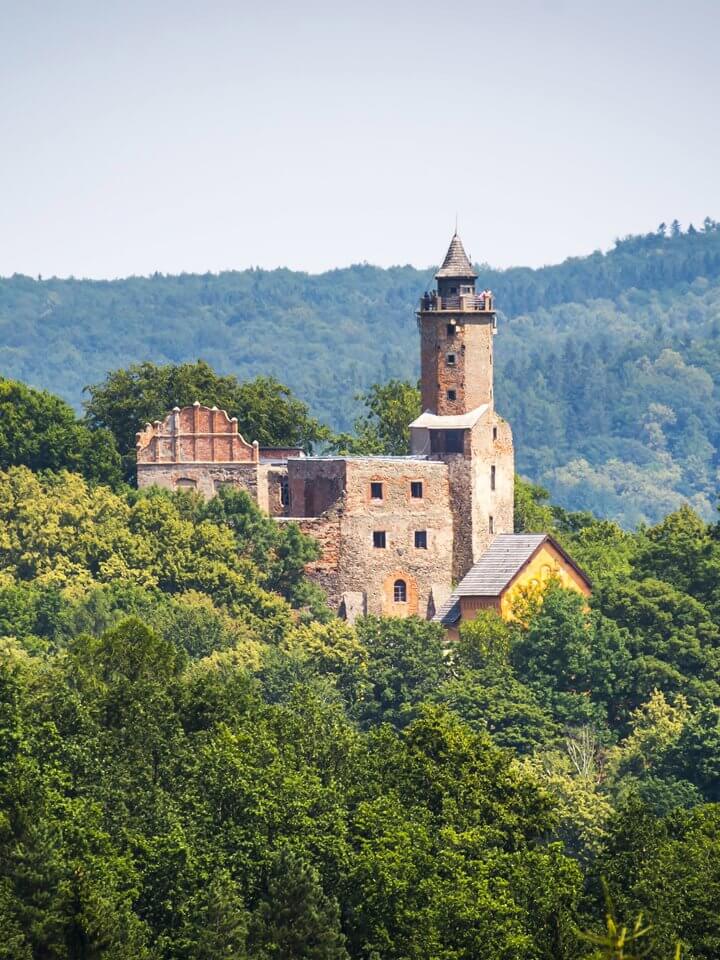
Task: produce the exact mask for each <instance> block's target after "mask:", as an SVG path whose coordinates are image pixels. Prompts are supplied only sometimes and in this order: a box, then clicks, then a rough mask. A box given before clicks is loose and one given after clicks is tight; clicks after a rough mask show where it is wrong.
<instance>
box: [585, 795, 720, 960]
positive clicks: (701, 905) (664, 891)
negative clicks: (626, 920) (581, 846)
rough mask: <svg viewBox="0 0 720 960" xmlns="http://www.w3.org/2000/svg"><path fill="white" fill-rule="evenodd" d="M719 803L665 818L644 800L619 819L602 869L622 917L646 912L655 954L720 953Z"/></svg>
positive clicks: (705, 956)
mask: <svg viewBox="0 0 720 960" xmlns="http://www.w3.org/2000/svg"><path fill="white" fill-rule="evenodd" d="M719 864H720V807H719V806H718V805H717V804H705V805H703V806H700V807H695V808H694V809H693V810H677V811H675V812H673V813H672V814H670V815H668V816H666V817H663V818H659V817H655V816H653V815H652V814H651V813H650V812H649V811H648V810H647V809H646V808H644V807H642V806H641V805H639V804H638V803H636V802H635V803H630V804H628V805H627V806H626V807H624V808H623V809H621V810H620V811H619V813H618V814H617V815H616V816H615V817H614V819H613V821H612V823H611V832H610V837H609V839H608V843H607V845H606V848H605V851H604V852H603V855H602V857H601V858H600V859H599V861H598V864H597V866H596V875H599V876H604V877H606V878H607V883H608V888H609V892H610V895H611V897H612V900H613V903H614V904H615V907H616V910H617V913H618V915H619V916H626V917H630V916H636V915H637V914H638V913H640V912H642V913H643V915H644V916H645V917H647V920H648V923H649V924H651V930H650V931H649V933H648V946H649V947H650V949H651V950H652V953H651V955H652V956H660V957H671V956H672V955H673V952H674V950H675V946H676V944H677V942H678V941H680V942H681V943H683V944H687V945H688V947H689V949H690V950H691V953H690V956H692V957H693V958H695V957H697V958H698V960H714V958H715V957H717V956H718V955H719V954H720V920H719V919H718V911H717V904H718V903H719V902H720V867H719V866H718V865H719Z"/></svg>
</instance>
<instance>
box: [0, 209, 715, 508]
mask: <svg viewBox="0 0 720 960" xmlns="http://www.w3.org/2000/svg"><path fill="white" fill-rule="evenodd" d="M470 232H472V231H470ZM484 246H485V247H486V248H491V246H492V244H491V242H490V240H488V241H487V242H485V243H484ZM433 272H434V271H433V270H432V269H427V270H416V269H415V268H413V267H410V266H405V267H393V268H390V269H387V270H383V269H379V268H376V267H372V266H368V265H357V266H353V267H349V268H347V269H341V270H333V271H330V272H328V273H325V274H322V275H318V276H311V275H308V274H305V273H296V272H292V271H289V270H274V271H264V270H245V271H232V272H227V273H222V274H219V275H215V274H204V275H196V274H183V275H180V276H163V275H160V274H156V275H153V276H152V277H147V278H143V277H131V278H128V279H124V280H115V281H87V280H75V279H67V280H58V279H50V280H40V279H37V280H36V279H33V278H30V277H25V276H14V277H12V278H9V279H6V280H0V374H2V375H4V376H8V377H13V378H16V379H19V380H23V381H25V382H27V383H30V384H33V385H36V386H41V387H44V388H47V389H50V390H52V391H54V392H56V393H59V394H61V395H62V396H64V397H65V398H66V399H68V400H70V401H71V402H72V403H73V404H75V405H76V406H80V403H81V401H82V389H83V387H84V386H85V385H86V384H88V383H92V382H95V381H98V380H101V379H102V378H103V377H104V375H105V374H106V372H107V371H108V370H110V369H114V368H117V367H119V366H126V365H127V364H129V363H132V362H135V361H140V360H153V361H156V362H182V361H187V360H193V359H196V358H198V357H201V358H203V359H205V360H207V361H208V362H209V363H210V364H211V365H212V366H213V367H215V368H216V369H217V370H218V371H219V372H221V373H235V374H237V375H238V376H240V377H251V376H254V375H257V374H273V375H274V376H276V377H277V378H278V379H280V380H281V381H283V382H285V383H287V384H288V385H289V386H290V387H291V388H292V389H293V390H294V391H295V392H297V393H298V394H299V396H300V397H302V398H303V399H305V400H307V401H308V402H309V403H310V404H311V407H312V409H313V412H314V413H315V414H316V415H317V416H318V417H320V418H321V419H323V420H325V421H326V422H328V423H330V424H331V425H332V426H334V427H336V428H341V429H347V428H348V427H349V426H350V425H351V423H352V421H353V418H354V417H355V415H356V413H357V401H356V400H355V395H356V394H357V392H358V391H359V390H361V389H363V388H364V387H366V386H368V385H369V384H370V383H372V382H380V381H384V380H387V379H389V378H391V377H399V378H408V379H414V378H415V377H416V376H417V373H418V359H419V351H418V345H417V331H416V326H415V320H414V314H413V311H414V307H415V304H416V301H417V298H418V295H419V294H420V293H422V292H423V290H425V289H426V288H428V287H429V286H430V284H431V283H432V274H433ZM480 274H481V275H480V280H479V282H480V284H481V285H482V286H489V287H491V288H492V289H493V290H494V291H495V294H496V302H497V304H498V306H499V308H500V309H501V311H503V312H502V313H501V316H500V336H499V337H498V339H497V342H496V346H497V373H498V379H497V382H496V395H497V398H498V406H499V408H500V410H501V411H502V412H503V413H504V414H505V415H506V416H507V417H508V418H509V419H510V420H511V422H512V424H513V428H514V432H515V438H516V444H517V451H518V468H519V470H520V471H521V472H523V473H525V474H527V475H528V476H530V477H531V478H532V479H534V480H536V481H538V482H541V483H543V484H544V485H546V486H547V487H549V488H550V489H551V491H552V493H553V495H554V497H555V499H556V500H558V501H559V502H560V503H562V504H563V505H565V506H568V507H572V508H588V509H592V510H595V511H596V512H598V513H600V514H602V515H605V516H615V517H617V518H619V519H620V520H621V521H623V522H624V523H626V524H635V523H637V522H638V521H641V520H644V519H647V520H656V519H658V518H659V517H661V516H663V515H664V514H665V513H666V512H667V511H668V510H670V509H673V508H674V507H676V506H678V505H679V504H680V502H681V501H682V500H683V499H684V498H688V499H690V500H691V502H692V503H693V505H694V506H695V507H696V508H697V509H698V510H699V511H700V512H701V513H703V514H704V515H705V516H706V517H709V516H710V515H711V514H712V512H713V510H714V505H715V491H716V485H717V469H718V449H719V448H720V426H719V424H720V417H719V416H718V414H719V413H720V409H719V407H720V405H719V403H718V389H717V387H716V384H717V382H718V374H719V373H720V370H719V369H718V367H719V366H720V356H719V348H720V227H719V226H718V225H717V224H716V223H715V222H714V221H711V220H707V221H706V222H705V224H704V225H703V228H702V229H701V230H695V229H693V228H690V229H689V230H688V231H687V232H684V233H683V232H681V231H680V230H679V228H678V226H677V224H673V225H672V226H671V228H670V229H665V228H663V229H660V230H658V231H657V232H655V233H652V234H648V235H646V236H637V237H628V238H626V239H624V240H622V241H618V242H617V243H616V245H615V247H614V249H613V250H611V251H609V252H608V253H600V252H596V253H594V254H593V255H591V256H589V257H582V258H572V259H569V260H566V261H565V262H564V263H562V264H559V265H556V266H551V267H544V268H542V269H539V270H531V269H528V268H512V269H509V270H504V271H497V270H493V269H491V268H490V267H488V266H482V267H481V269H480Z"/></svg>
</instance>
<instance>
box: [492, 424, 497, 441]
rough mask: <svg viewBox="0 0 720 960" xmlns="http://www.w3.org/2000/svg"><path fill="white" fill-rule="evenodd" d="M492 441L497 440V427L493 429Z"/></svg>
mask: <svg viewBox="0 0 720 960" xmlns="http://www.w3.org/2000/svg"><path fill="white" fill-rule="evenodd" d="M493 440H497V427H493Z"/></svg>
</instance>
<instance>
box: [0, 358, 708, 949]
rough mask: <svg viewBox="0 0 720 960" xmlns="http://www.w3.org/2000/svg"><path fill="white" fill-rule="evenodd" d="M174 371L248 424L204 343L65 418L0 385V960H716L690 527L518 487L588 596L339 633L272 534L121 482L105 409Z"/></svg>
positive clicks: (291, 405)
mask: <svg viewBox="0 0 720 960" xmlns="http://www.w3.org/2000/svg"><path fill="white" fill-rule="evenodd" d="M265 386H266V387H268V384H267V383H266V384H265ZM203 388H205V389H217V390H221V389H222V390H224V391H226V392H227V393H226V396H227V402H228V403H229V404H231V405H237V408H238V409H239V410H240V411H241V414H242V416H243V417H244V418H245V422H246V423H247V424H248V425H252V426H253V427H257V429H268V420H267V417H268V406H267V402H268V401H267V394H268V390H266V389H263V390H260V391H255V390H253V389H248V387H247V385H246V384H238V383H237V382H236V381H234V380H233V379H232V378H217V377H215V375H214V374H213V373H212V371H211V370H210V369H209V368H207V367H206V366H204V365H202V364H199V365H194V366H190V367H187V366H181V367H172V368H152V367H149V366H148V367H143V368H141V369H140V370H135V371H134V372H130V373H128V372H126V373H125V374H123V375H122V376H117V375H116V376H114V377H112V378H109V379H108V380H107V381H106V382H105V384H104V386H103V387H102V388H98V389H96V391H95V392H94V395H93V406H92V410H91V414H92V416H91V417H90V419H89V420H80V419H77V417H76V415H75V413H74V411H73V410H72V409H71V408H70V407H68V406H67V405H66V404H65V403H64V402H63V401H61V400H59V399H58V398H55V397H53V396H51V395H49V394H47V393H41V392H36V391H33V390H30V389H28V388H27V387H24V386H23V385H22V384H19V383H13V382H10V381H4V382H0V414H2V415H1V416H0V934H1V935H0V957H3V958H8V960H89V958H93V960H138V958H140V960H227V958H231V960H299V958H308V960H428V958H438V960H469V958H480V957H482V958H484V960H599V958H601V957H603V958H605V957H606V958H614V960H619V958H629V957H634V956H641V955H642V956H646V957H649V958H650V960H672V958H679V957H682V958H684V960H716V958H717V957H718V956H719V955H720V915H719V914H718V909H717V907H718V903H720V683H719V682H718V677H719V676H720V525H718V524H717V523H708V522H707V521H706V520H704V519H703V518H702V517H701V516H699V515H698V514H697V513H696V512H694V511H693V510H692V509H691V508H690V507H689V506H687V505H686V506H683V507H681V508H680V509H678V510H676V511H673V512H671V513H670V514H668V515H667V516H666V517H664V518H663V519H662V520H661V521H660V522H659V523H657V524H655V525H653V526H649V527H643V528H641V529H639V530H638V531H636V532H628V531H626V530H624V529H623V528H622V527H621V526H619V525H618V524H616V523H615V522H613V521H611V520H599V519H595V518H593V517H592V516H591V515H589V514H587V513H574V512H568V511H566V510H565V509H563V508H562V507H558V506H553V505H551V504H550V503H549V502H548V500H547V496H546V494H545V493H544V491H543V490H542V489H540V488H538V487H536V486H533V485H530V484H528V483H526V482H523V481H519V482H518V485H517V491H516V520H517V528H518V529H519V530H547V531H550V532H552V533H553V534H554V535H555V536H556V537H557V538H558V539H559V540H560V541H561V542H562V544H563V545H564V547H565V548H566V549H567V550H569V551H570V552H571V553H572V555H573V556H574V558H575V559H576V561H577V562H578V563H580V564H581V565H582V566H583V567H584V568H585V569H586V570H587V572H588V573H589V574H590V576H591V577H592V578H593V581H594V593H593V597H592V600H591V603H590V606H589V607H587V606H585V605H584V603H583V600H582V599H581V598H580V597H579V596H578V595H577V594H574V593H570V592H567V591H564V590H562V589H561V588H560V587H559V585H557V584H555V583H553V582H552V581H551V582H550V583H548V584H547V585H546V587H545V589H544V590H543V591H542V592H538V591H537V590H534V591H533V590H530V591H528V592H526V593H525V594H524V595H523V596H522V597H521V598H520V599H519V601H518V604H517V606H516V609H515V620H514V621H512V622H509V623H508V622H504V621H502V620H500V619H499V618H498V617H496V616H495V615H493V614H484V615H481V616H480V617H479V618H478V619H476V620H474V621H469V622H468V623H466V624H464V625H463V626H462V629H461V637H460V640H459V642H457V643H456V644H453V646H452V647H450V648H448V647H447V646H446V645H445V642H444V638H443V635H442V631H441V629H440V628H439V627H438V626H437V625H435V624H431V623H427V622H424V621H421V620H419V619H409V620H398V619H384V620H383V619H377V618H364V619H361V620H359V621H358V622H357V623H356V624H355V625H354V626H350V625H348V624H346V623H344V622H342V621H340V620H337V619H335V618H334V617H333V616H332V615H331V613H330V611H329V610H328V609H327V607H326V605H325V603H324V599H323V596H322V594H321V593H320V592H319V591H318V590H317V588H315V587H313V586H312V585H311V584H310V583H308V581H307V580H306V578H305V575H304V564H305V563H306V562H307V561H308V560H309V559H311V558H312V557H313V556H314V554H315V551H316V549H317V548H316V545H315V544H314V543H313V542H312V541H311V540H309V539H307V538H306V537H304V536H303V535H302V534H301V533H300V531H299V530H298V528H297V527H295V526H294V525H293V524H291V523H290V524H287V525H286V524H283V525H277V524H275V523H274V522H273V521H271V520H270V519H268V518H266V517H265V516H263V515H262V514H261V513H260V512H259V511H258V510H257V508H256V507H255V506H254V504H253V503H252V502H251V501H250V500H249V499H248V498H247V496H246V495H245V494H243V493H241V492H237V491H232V490H228V489H223V490H221V491H220V493H219V495H218V496H217V497H216V498H215V499H213V500H211V501H210V502H204V501H202V500H200V499H198V498H197V496H196V495H195V494H193V493H187V492H180V493H177V494H171V493H168V492H167V491H161V490H158V489H149V490H145V491H138V490H135V489H133V488H131V487H129V486H127V485H126V484H125V483H124V482H123V480H122V474H123V469H124V466H123V464H124V460H125V458H126V457H127V456H128V440H127V439H124V436H123V431H124V430H125V431H126V426H125V424H126V420H127V416H128V410H129V409H130V408H131V409H132V410H133V411H134V414H133V415H138V416H139V415H140V413H141V412H145V411H147V410H152V409H153V408H154V405H159V404H162V403H164V402H165V401H166V397H167V392H168V391H178V390H181V389H185V390H188V391H190V390H201V389H203ZM269 392H270V394H271V396H272V406H273V409H275V411H276V413H277V416H278V424H279V428H278V429H282V430H289V429H295V428H296V425H297V423H298V417H299V418H300V422H301V424H302V428H303V431H304V433H305V435H306V436H307V437H311V435H314V434H315V433H316V430H317V424H316V422H315V421H314V420H313V419H312V418H311V417H310V416H309V414H308V412H307V411H306V410H304V408H302V404H300V406H297V404H298V401H297V400H295V399H294V398H293V397H292V396H289V395H288V394H287V392H286V391H284V390H283V389H281V388H279V387H277V386H276V387H274V388H273V387H272V384H270V388H269ZM390 394H391V396H390V399H394V398H395V394H396V391H390ZM386 400H388V396H387V395H386V394H384V393H383V390H382V389H376V390H375V391H374V393H373V394H372V395H371V398H370V403H369V405H368V409H369V414H368V418H367V420H366V422H365V431H366V433H367V434H368V436H366V437H365V440H364V442H369V440H373V442H375V441H377V442H387V437H384V431H385V430H386V429H387V431H388V435H392V432H393V431H392V422H393V421H392V417H393V416H394V415H395V413H396V409H395V407H394V406H392V404H390V405H389V406H388V405H387V404H385V405H383V404H384V402H385V401H386ZM410 402H412V398H410ZM388 411H389V417H388V416H385V414H386V413H388ZM303 417H304V418H305V419H303ZM402 420H403V418H402V417H398V418H397V424H401V423H402ZM283 423H284V424H285V426H284V427H283V426H282V425H283ZM370 435H372V436H370ZM360 439H362V438H360Z"/></svg>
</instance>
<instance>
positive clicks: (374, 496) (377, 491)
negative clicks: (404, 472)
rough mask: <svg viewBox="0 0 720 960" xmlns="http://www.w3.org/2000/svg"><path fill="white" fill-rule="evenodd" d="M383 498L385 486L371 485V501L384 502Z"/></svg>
mask: <svg viewBox="0 0 720 960" xmlns="http://www.w3.org/2000/svg"><path fill="white" fill-rule="evenodd" d="M382 498H383V485H382V484H381V483H371V484H370V499H371V500H382Z"/></svg>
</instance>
